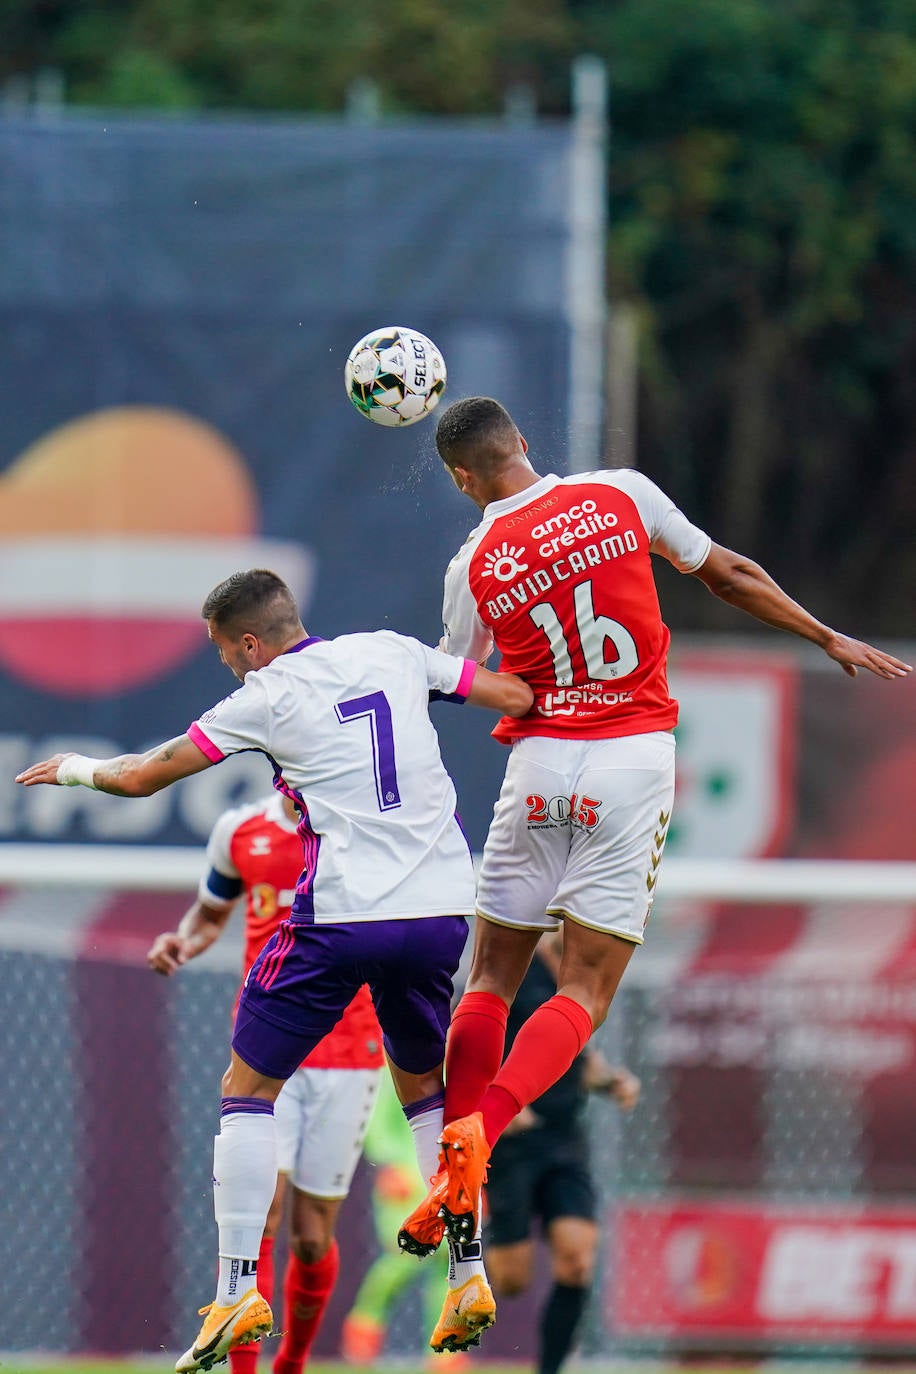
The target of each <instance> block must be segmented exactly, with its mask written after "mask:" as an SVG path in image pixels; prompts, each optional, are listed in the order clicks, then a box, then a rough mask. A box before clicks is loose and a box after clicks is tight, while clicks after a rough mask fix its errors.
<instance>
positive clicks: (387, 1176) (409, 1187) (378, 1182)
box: [375, 1164, 420, 1202]
mask: <svg viewBox="0 0 916 1374" xmlns="http://www.w3.org/2000/svg"><path fill="white" fill-rule="evenodd" d="M419 1187H420V1185H419V1180H418V1179H417V1176H416V1174H415V1173H414V1171H413V1169H403V1168H401V1166H400V1165H399V1164H383V1165H382V1166H381V1167H380V1168H379V1171H378V1173H377V1174H376V1175H375V1191H376V1192H377V1193H378V1195H379V1197H380V1198H384V1200H385V1201H386V1202H407V1201H408V1199H409V1198H412V1197H413V1195H414V1193H416V1192H419Z"/></svg>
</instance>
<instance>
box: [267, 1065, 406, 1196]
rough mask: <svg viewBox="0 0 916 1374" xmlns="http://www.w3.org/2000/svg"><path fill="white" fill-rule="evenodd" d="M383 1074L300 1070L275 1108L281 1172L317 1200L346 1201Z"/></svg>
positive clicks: (374, 1070) (278, 1160)
mask: <svg viewBox="0 0 916 1374" xmlns="http://www.w3.org/2000/svg"><path fill="white" fill-rule="evenodd" d="M383 1072H384V1070H383V1069H297V1070H296V1072H295V1073H294V1074H293V1076H292V1078H290V1079H288V1080H287V1081H286V1083H285V1084H284V1086H283V1088H282V1090H281V1092H280V1096H279V1097H278V1098H277V1101H276V1103H275V1105H274V1120H275V1121H276V1123H277V1168H278V1170H279V1172H280V1173H281V1174H289V1176H290V1178H291V1180H292V1182H293V1184H294V1186H295V1187H296V1188H299V1189H301V1190H302V1192H303V1193H309V1194H311V1196H312V1197H321V1198H344V1197H346V1196H347V1193H348V1192H349V1190H350V1184H351V1182H352V1180H353V1174H354V1173H355V1171H356V1166H357V1164H358V1163H359V1157H360V1154H361V1153H362V1148H363V1137H364V1136H365V1134H366V1127H367V1126H368V1125H369V1117H370V1116H371V1115H372V1108H373V1106H374V1105H375V1098H376V1094H377V1093H378V1087H379V1079H380V1078H381V1075H382V1073H383Z"/></svg>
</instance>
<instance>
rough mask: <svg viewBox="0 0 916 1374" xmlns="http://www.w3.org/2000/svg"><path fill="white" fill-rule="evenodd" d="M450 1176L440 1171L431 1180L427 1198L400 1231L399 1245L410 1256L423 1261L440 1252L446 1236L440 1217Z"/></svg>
mask: <svg viewBox="0 0 916 1374" xmlns="http://www.w3.org/2000/svg"><path fill="white" fill-rule="evenodd" d="M447 1185H448V1175H447V1174H446V1172H445V1170H444V1169H440V1170H439V1172H438V1173H437V1174H435V1175H434V1176H433V1177H432V1178H431V1179H430V1189H429V1192H428V1193H427V1194H426V1197H425V1198H424V1199H423V1201H422V1202H421V1203H420V1204H419V1206H417V1207H415V1208H414V1210H413V1211H412V1212H411V1214H410V1216H409V1217H408V1218H407V1219H406V1221H405V1222H404V1223H403V1225H402V1226H401V1229H400V1231H398V1245H399V1246H400V1248H401V1249H402V1250H403V1251H404V1252H405V1254H408V1255H417V1256H419V1258H420V1259H423V1258H424V1257H425V1256H426V1255H431V1254H432V1253H433V1251H434V1250H438V1248H439V1246H440V1244H441V1242H442V1237H443V1236H444V1235H445V1222H444V1221H443V1219H442V1217H441V1216H440V1212H441V1209H442V1202H443V1199H444V1198H445V1190H446V1187H447Z"/></svg>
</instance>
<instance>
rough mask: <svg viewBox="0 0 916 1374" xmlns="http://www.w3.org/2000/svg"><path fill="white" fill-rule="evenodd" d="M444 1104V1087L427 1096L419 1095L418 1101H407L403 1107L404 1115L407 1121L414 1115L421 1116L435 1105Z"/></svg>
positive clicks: (442, 1105) (411, 1119) (441, 1105)
mask: <svg viewBox="0 0 916 1374" xmlns="http://www.w3.org/2000/svg"><path fill="white" fill-rule="evenodd" d="M444 1106H445V1089H444V1088H443V1089H442V1090H441V1091H440V1092H437V1093H432V1094H431V1095H430V1096H429V1097H421V1098H420V1101H419V1102H408V1104H407V1106H406V1107H404V1109H403V1111H404V1115H405V1116H406V1117H407V1120H408V1121H413V1119H414V1117H415V1116H422V1115H423V1113H424V1112H431V1111H433V1110H434V1109H435V1108H436V1107H444Z"/></svg>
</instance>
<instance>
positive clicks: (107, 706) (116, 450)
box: [0, 118, 570, 847]
mask: <svg viewBox="0 0 916 1374" xmlns="http://www.w3.org/2000/svg"><path fill="white" fill-rule="evenodd" d="M569 142H570V136H569V131H568V130H567V129H566V128H565V127H563V126H559V125H557V126H553V127H541V126H536V127H532V128H522V129H518V128H508V127H500V126H495V125H494V126H488V125H483V124H481V125H468V124H461V125H459V124H457V123H450V122H435V123H433V122H430V123H427V124H420V125H404V126H398V125H395V126H390V127H388V126H379V127H358V126H353V125H341V124H338V123H333V122H330V121H311V122H308V123H305V122H292V121H290V122H284V121H276V122H263V123H256V124H243V123H240V122H235V121H222V120H214V121H200V122H195V123H191V124H182V123H179V122H173V121H148V122H142V121H140V122H138V121H123V120H122V121H119V120H114V121H110V120H105V119H101V118H95V119H86V118H79V119H77V118H67V119H65V120H63V121H61V122H56V123H51V124H46V123H37V122H33V121H27V120H19V119H15V118H14V119H7V120H4V121H3V122H0V221H2V226H3V227H2V234H3V247H2V253H0V330H2V335H0V336H2V339H3V343H2V347H0V389H2V395H3V398H4V402H3V406H2V408H0V838H5V839H18V840H42V841H47V840H56V839H61V840H63V839H66V840H67V841H74V840H85V841H105V842H113V841H115V842H116V841H123V842H131V843H136V842H138V841H139V842H150V843H176V842H177V843H183V842H187V843H192V842H193V843H199V842H200V841H201V840H203V839H204V838H205V837H206V835H207V833H208V831H209V828H210V826H211V824H212V822H213V820H214V819H215V818H216V816H217V815H218V814H219V812H220V811H221V810H222V809H223V808H224V807H225V806H226V805H228V804H230V803H232V802H235V801H239V800H242V799H244V798H246V797H248V796H250V795H252V794H253V793H261V792H263V791H264V789H265V786H266V785H267V784H268V783H269V780H270V774H269V769H268V768H267V765H266V763H265V762H264V761H263V760H261V759H260V758H257V757H244V758H240V759H235V760H232V761H230V762H228V763H227V764H225V765H224V766H222V767H221V768H218V769H213V770H208V771H207V772H205V773H204V774H201V775H200V776H199V777H197V778H193V779H189V780H187V781H186V782H185V783H183V784H181V785H180V786H178V787H176V788H174V789H171V790H170V791H169V792H166V793H164V794H161V795H160V796H158V797H153V798H149V799H147V800H144V801H136V802H132V803H131V804H130V805H125V804H124V803H123V802H119V801H117V800H115V799H110V798H106V797H101V796H92V795H90V794H89V793H86V792H84V791H83V790H82V789H80V788H75V789H66V790H63V789H61V790H58V789H47V788H36V789H34V790H30V791H26V790H24V789H22V788H16V787H15V786H14V785H13V783H12V778H13V776H14V775H15V773H16V772H17V771H18V769H19V768H21V767H22V766H23V765H24V764H25V763H27V762H30V761H32V760H33V759H35V758H39V757H44V756H46V755H47V754H49V753H51V752H54V751H55V750H57V749H61V748H66V749H78V750H80V751H82V752H86V753H89V754H95V755H107V754H111V753H118V752H122V751H124V750H136V749H142V748H145V747H148V746H149V745H151V744H153V743H155V742H157V741H158V740H160V739H163V738H167V737H170V736H172V735H174V734H177V733H180V732H182V731H183V730H184V729H185V727H186V726H187V724H188V723H189V722H190V721H191V720H192V719H193V718H194V717H195V716H196V715H197V714H199V713H200V712H201V711H202V710H204V709H205V708H206V707H208V706H209V705H211V704H212V703H213V702H214V701H215V700H217V699H219V698H220V697H221V696H223V695H225V694H226V693H227V692H228V691H229V690H231V687H232V685H233V684H232V680H231V678H229V676H228V674H227V672H226V670H225V669H224V668H222V667H221V665H220V664H219V662H218V661H217V658H216V655H215V653H214V651H213V650H212V648H211V647H210V646H209V645H208V643H207V639H206V632H205V629H204V626H203V623H202V622H201V620H200V615H199V608H200V604H201V601H202V600H203V597H204V596H205V594H206V593H207V591H208V590H209V589H210V587H211V586H213V585H214V584H215V583H216V582H218V581H220V580H221V579H222V578H223V577H225V576H227V575H228V574H229V573H231V572H233V571H235V570H236V569H238V568H240V567H250V566H268V567H274V568H275V569H276V570H277V571H278V572H280V573H281V574H282V575H284V576H286V577H287V579H288V580H289V581H290V583H291V585H293V587H294V588H295V590H296V592H297V594H298V596H299V597H300V599H301V604H302V608H303V618H304V621H305V624H306V626H307V628H308V629H309V630H310V632H312V633H315V634H320V635H322V636H332V635H336V634H341V633H346V632H348V631H353V630H363V629H373V628H381V627H391V628H395V629H398V630H401V631H403V632H405V633H408V634H413V635H416V636H417V637H419V638H422V639H424V640H426V641H427V642H435V641H436V639H437V638H438V635H439V633H440V600H441V585H442V575H443V572H444V569H445V565H446V563H447V562H448V560H449V558H450V557H451V555H452V554H453V552H454V551H455V550H456V549H457V548H458V546H459V545H460V544H461V542H462V540H463V538H464V535H465V533H466V531H467V530H468V529H469V528H470V527H471V526H472V525H473V524H474V523H475V517H476V512H475V510H474V508H473V507H472V506H471V505H470V504H469V503H468V502H467V501H466V500H464V499H463V498H462V497H460V496H459V494H458V493H457V492H456V491H455V490H454V488H453V487H452V484H451V482H450V481H449V479H448V476H447V474H446V473H445V472H444V470H443V469H442V467H441V464H440V463H439V461H438V458H437V457H436V454H435V448H434V444H433V426H434V421H425V422H423V423H421V424H420V425H418V426H416V427H414V428H409V429H404V430H398V431H388V430H384V429H382V428H380V427H377V426H373V425H371V424H370V423H368V422H367V421H366V420H365V419H364V418H362V417H361V416H360V415H358V414H357V412H356V411H355V409H353V408H352V407H351V406H350V405H349V403H348V401H347V399H346V396H345V393H344V387H343V364H344V360H345V358H346V355H347V352H348V351H349V349H350V347H351V346H352V344H353V343H354V342H355V341H356V340H357V339H358V338H359V337H360V336H361V335H363V334H364V333H366V332H367V331H368V330H369V329H373V328H376V327H378V326H382V325H388V324H407V325H410V326H413V327H415V328H417V329H420V330H422V331H423V332H424V333H426V334H428V335H429V336H430V337H432V338H433V339H434V340H435V341H436V343H437V344H438V345H439V347H440V348H441V349H442V351H443V353H444V355H445V358H446V361H447V364H448V368H449V385H448V389H447V392H446V398H445V400H446V403H447V402H448V400H451V399H454V398H456V397H457V396H461V395H467V394H474V393H476V392H483V393H486V394H492V395H496V396H498V397H499V398H500V399H501V400H502V401H503V402H504V403H505V404H506V405H508V407H509V408H510V410H512V411H513V413H514V414H515V415H516V417H517V419H518V421H519V424H520V427H521V428H522V430H523V432H525V433H526V435H527V437H528V438H529V440H530V441H531V443H532V446H533V449H534V451H535V452H537V453H538V455H539V461H540V465H541V467H542V469H543V470H551V469H553V470H556V469H560V470H563V469H564V468H565V465H566V458H565V436H566V434H567V426H568V415H567V394H568V381H569V352H570V349H569V334H570V331H569V325H568V321H567V312H566V305H565V301H566V274H567V258H568V244H569V237H570V235H569V226H568V222H567V221H568V209H567V207H568V179H569ZM434 709H435V710H436V723H437V725H438V726H439V727H440V729H441V735H442V740H443V752H444V755H445V758H446V762H447V763H448V765H449V766H450V768H451V769H452V772H453V774H454V776H455V778H456V782H457V785H458V792H459V799H460V804H461V808H462V816H463V819H464V820H465V823H466V826H467V829H468V832H469V836H470V838H471V841H472V843H473V844H474V845H475V847H477V846H479V845H480V843H481V842H482V839H483V835H484V832H485V828H486V824H487V821H488V819H489V815H490V810H491V807H492V803H493V800H494V798H495V795H496V791H497V788H498V782H499V777H500V775H501V771H502V766H503V754H502V750H501V749H500V747H499V746H497V745H496V744H494V743H493V742H492V741H490V740H489V739H488V735H487V732H488V729H489V726H490V724H491V722H490V721H489V720H488V719H487V718H486V717H485V716H484V715H483V714H479V713H477V712H472V711H462V710H460V709H457V708H454V707H448V706H445V705H443V706H441V707H436V708H434Z"/></svg>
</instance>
